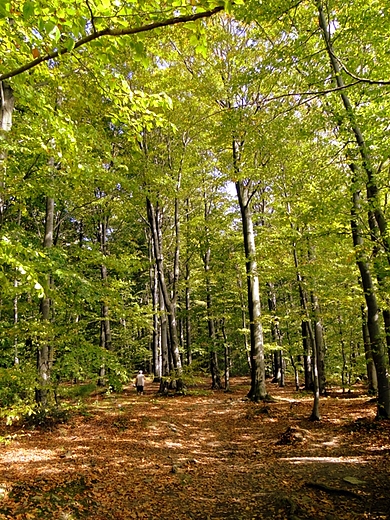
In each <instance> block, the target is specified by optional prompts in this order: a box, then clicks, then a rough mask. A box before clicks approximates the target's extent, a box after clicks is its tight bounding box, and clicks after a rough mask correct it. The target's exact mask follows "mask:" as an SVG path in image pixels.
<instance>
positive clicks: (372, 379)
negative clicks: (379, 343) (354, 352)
mask: <svg viewBox="0 0 390 520" xmlns="http://www.w3.org/2000/svg"><path fill="white" fill-rule="evenodd" d="M362 333H363V343H364V354H365V357H366V365H367V379H368V393H369V394H371V395H376V394H377V392H378V379H377V376H376V368H375V363H374V361H373V359H372V351H371V342H370V333H369V331H368V326H367V315H366V311H365V308H364V306H363V305H362Z"/></svg>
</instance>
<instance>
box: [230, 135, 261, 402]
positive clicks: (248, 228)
mask: <svg viewBox="0 0 390 520" xmlns="http://www.w3.org/2000/svg"><path fill="white" fill-rule="evenodd" d="M240 146H241V145H240V143H238V142H237V141H236V139H233V141H232V155H233V167H234V172H235V176H236V177H237V179H238V178H239V177H240ZM251 187H252V183H251V181H250V180H249V181H247V182H246V183H245V181H243V180H237V181H236V192H237V198H238V203H239V206H240V212H241V221H242V231H243V238H244V249H245V258H246V261H245V266H246V276H247V284H248V311H249V320H250V325H249V327H250V339H251V351H250V354H251V356H250V357H251V388H250V391H249V394H248V397H249V398H250V399H251V400H252V401H261V400H264V399H266V398H267V388H266V384H265V362H264V339H263V326H262V322H261V305H260V289H259V276H258V272H257V259H256V244H255V231H254V227H253V219H252V211H251V198H252V196H253V194H254V192H253V193H252V194H251V193H250V189H251Z"/></svg>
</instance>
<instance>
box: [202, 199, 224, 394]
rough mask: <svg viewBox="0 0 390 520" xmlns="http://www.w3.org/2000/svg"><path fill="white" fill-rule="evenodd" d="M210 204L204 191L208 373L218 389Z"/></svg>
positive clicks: (219, 384)
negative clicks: (211, 266) (209, 227)
mask: <svg viewBox="0 0 390 520" xmlns="http://www.w3.org/2000/svg"><path fill="white" fill-rule="evenodd" d="M210 211H211V208H210V205H209V204H208V203H207V199H206V194H205V193H204V219H205V233H206V252H205V253H204V255H203V268H204V272H205V280H206V305H207V325H208V333H209V352H210V373H211V387H212V388H213V389H220V388H221V387H222V384H221V376H220V372H219V363H218V352H217V345H216V336H215V323H214V317H213V309H212V296H211V283H210V257H211V249H210V245H209V243H208V242H209V238H208V235H209V229H208V225H207V220H208V218H209V215H210Z"/></svg>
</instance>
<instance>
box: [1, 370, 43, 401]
mask: <svg viewBox="0 0 390 520" xmlns="http://www.w3.org/2000/svg"><path fill="white" fill-rule="evenodd" d="M35 384H36V369H35V368H34V367H33V366H31V365H23V366H16V367H12V368H0V406H1V407H2V408H8V407H12V406H15V405H17V404H20V403H24V404H27V403H33V402H34V396H35Z"/></svg>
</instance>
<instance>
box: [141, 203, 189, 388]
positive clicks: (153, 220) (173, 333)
mask: <svg viewBox="0 0 390 520" xmlns="http://www.w3.org/2000/svg"><path fill="white" fill-rule="evenodd" d="M146 204H147V211H148V221H149V225H150V229H151V233H152V237H153V248H154V257H155V261H156V268H157V274H158V280H159V285H160V290H161V293H162V296H163V300H164V305H165V308H166V311H167V315H168V325H169V340H170V341H169V347H170V349H169V350H170V355H171V356H172V362H173V366H174V370H175V372H176V374H175V377H177V381H176V389H177V390H178V391H182V390H183V380H182V377H181V376H182V363H181V359H180V352H179V339H178V328H177V320H176V299H175V295H174V297H173V298H172V299H171V297H170V294H169V290H168V287H167V284H166V280H165V273H164V258H163V253H162V246H161V238H160V237H161V230H160V222H159V216H158V214H157V212H156V210H155V207H154V205H153V204H152V202H151V200H150V199H149V198H147V199H146Z"/></svg>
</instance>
